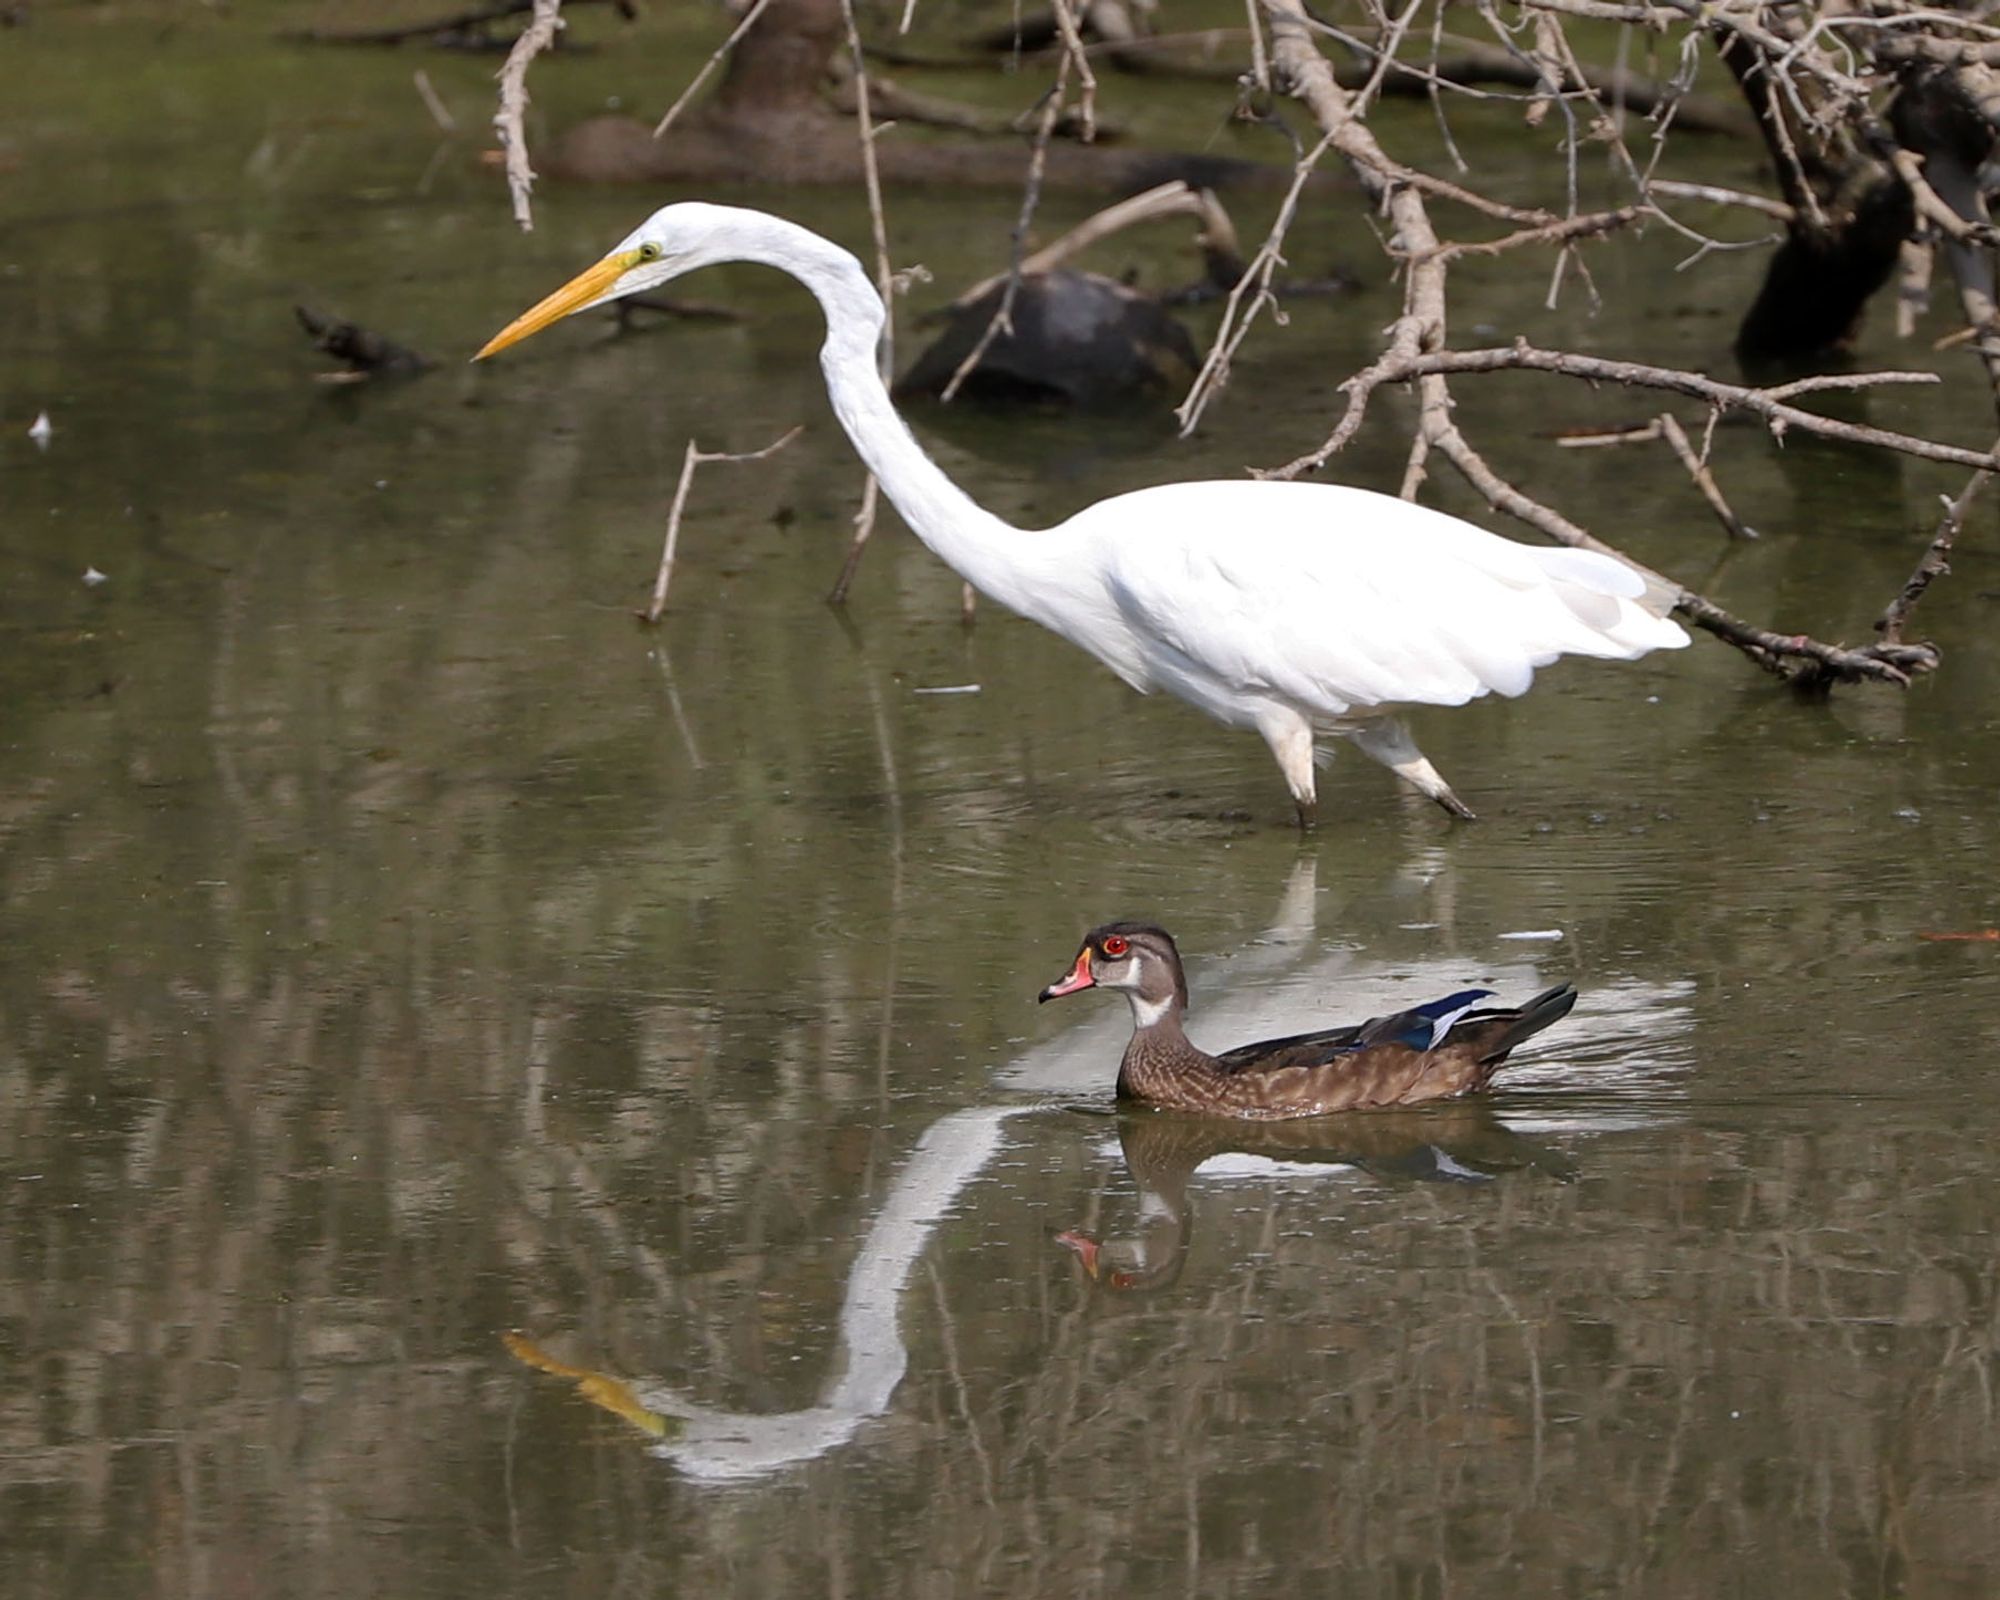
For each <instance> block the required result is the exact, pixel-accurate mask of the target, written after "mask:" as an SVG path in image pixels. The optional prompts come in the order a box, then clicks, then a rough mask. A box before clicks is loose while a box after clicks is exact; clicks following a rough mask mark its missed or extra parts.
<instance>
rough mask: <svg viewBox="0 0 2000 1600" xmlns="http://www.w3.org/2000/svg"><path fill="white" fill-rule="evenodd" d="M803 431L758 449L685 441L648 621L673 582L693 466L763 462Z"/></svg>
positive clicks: (664, 604)
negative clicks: (708, 446) (712, 447)
mask: <svg viewBox="0 0 2000 1600" xmlns="http://www.w3.org/2000/svg"><path fill="white" fill-rule="evenodd" d="M803 432H805V426H804V424H800V425H799V426H798V427H796V428H792V429H790V430H789V431H788V432H786V433H785V435H784V436H783V437H782V438H778V439H773V440H772V441H771V442H770V443H769V444H767V445H765V446H764V448H763V449H761V450H745V451H741V452H735V453H732V452H730V451H726V450H704V449H702V448H701V447H700V446H699V445H697V444H696V443H695V442H694V440H692V439H690V440H688V447H687V455H686V456H685V457H684V458H683V459H682V461H681V481H680V482H679V483H678V484H676V485H675V486H674V503H673V505H672V506H671V507H670V508H669V509H668V511H667V538H666V543H665V544H664V545H663V546H662V547H661V550H660V575H659V576H658V577H657V578H655V579H654V580H653V603H652V604H651V605H649V606H647V607H646V609H645V610H644V611H642V612H641V613H640V616H641V617H643V618H644V619H645V620H646V621H647V622H648V623H654V624H657V623H658V622H659V620H660V615H661V613H662V612H664V611H665V610H666V609H667V585H668V584H670V583H672V582H673V581H674V548H675V546H677V545H678V544H679V543H680V537H681V513H682V511H684V510H685V509H686V508H687V497H688V489H689V488H690V487H691V486H692V485H693V483H694V469H695V468H696V467H698V466H701V465H702V464H703V463H705V462H709V461H762V460H763V459H764V458H765V457H766V456H774V455H776V454H777V453H778V452H779V451H780V450H782V449H784V448H785V446H786V445H788V444H790V443H791V442H792V441H793V440H794V439H796V438H797V437H798V436H799V435H800V434H801V433H803Z"/></svg>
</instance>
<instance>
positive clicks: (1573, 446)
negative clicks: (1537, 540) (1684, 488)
mask: <svg viewBox="0 0 2000 1600" xmlns="http://www.w3.org/2000/svg"><path fill="white" fill-rule="evenodd" d="M1721 420H1722V412H1721V409H1720V408H1719V407H1710V409H1709V413H1708V426H1707V427H1706V428H1705V429H1703V430H1702V436H1701V449H1700V450H1698V451H1697V450H1696V449H1695V447H1694V444H1693V441H1691V440H1690V439H1689V438H1688V436H1687V430H1686V429H1685V428H1683V427H1682V426H1681V424H1680V419H1679V418H1678V417H1676V416H1675V415H1674V414H1673V413H1672V412H1671V411H1662V412H1661V413H1660V414H1659V415H1658V416H1657V417H1655V418H1653V420H1652V421H1651V422H1648V423H1645V424H1643V425H1641V426H1639V427H1636V428H1619V429H1617V430H1616V431H1615V432H1609V433H1578V434H1565V435H1564V436H1562V437H1561V438H1559V439H1557V440H1556V443H1557V445H1559V446H1561V447H1562V448H1564V449H1569V450H1589V449H1597V448H1600V447H1602V446H1605V445H1621V444H1649V443H1651V442H1652V441H1653V440H1656V439H1664V440H1665V441H1666V443H1667V447H1668V448H1669V449H1670V450H1672V451H1673V453H1674V455H1675V456H1676V457H1678V458H1679V460H1680V464H1681V465H1682V466H1684V467H1686V468H1687V472H1688V476H1689V477H1690V478H1692V479H1693V480H1694V486H1695V488H1696V489H1698V490H1700V491H1701V497H1702V499H1704V500H1706V501H1707V502H1708V508H1709V510H1711V511H1713V512H1714V513H1715V520H1716V521H1718V522H1720V523H1721V524H1722V527H1723V531H1724V532H1726V533H1727V534H1728V535H1729V537H1730V538H1732V539H1754V538H1756V537H1757V530H1756V529H1755V528H1753V527H1751V526H1750V525H1749V524H1748V523H1747V522H1745V521H1744V520H1743V519H1742V518H1741V517H1739V516H1737V514H1736V512H1735V510H1734V509H1733V508H1732V507H1731V506H1730V504H1729V501H1728V498H1727V497H1726V496H1725V495H1724V494H1723V492H1722V485H1721V484H1719V483H1717V482H1716V481H1715V473H1714V471H1713V469H1712V468H1710V466H1709V464H1708V457H1709V446H1710V445H1712V444H1713V443H1714V442H1715V425H1716V424H1717V423H1718V422H1719V421H1721Z"/></svg>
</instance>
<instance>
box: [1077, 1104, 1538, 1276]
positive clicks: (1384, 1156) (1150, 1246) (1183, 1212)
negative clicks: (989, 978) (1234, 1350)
mask: <svg viewBox="0 0 2000 1600" xmlns="http://www.w3.org/2000/svg"><path fill="white" fill-rule="evenodd" d="M1118 1144H1119V1148H1120V1150H1121V1152H1122V1153H1123V1155H1124V1157H1125V1166H1126V1169H1127V1170H1128V1171H1129V1172H1130V1173H1131V1174H1132V1181H1133V1182H1134V1183H1135V1184H1136V1185H1137V1186H1138V1189H1139V1223H1138V1227H1137V1228H1136V1230H1135V1231H1133V1232H1132V1233H1129V1234H1118V1235H1113V1236H1110V1237H1106V1238H1103V1239H1094V1238H1092V1237H1091V1236H1090V1235H1089V1234H1086V1233H1083V1232H1080V1231H1078V1230H1076V1229H1070V1230H1068V1231H1066V1232H1063V1233H1059V1234H1057V1235H1056V1243H1057V1244H1060V1245H1062V1246H1064V1247H1065V1248H1067V1249H1069V1250H1072V1251H1074V1252H1075V1254H1076V1258H1077V1261H1078V1262H1079V1263H1080V1264H1081V1265H1082V1267H1083V1270H1084V1271H1085V1272H1086V1273H1087V1274H1089V1276H1090V1277H1091V1279H1092V1280H1093V1281H1094V1282H1095V1283H1096V1284H1097V1285H1098V1286H1099V1287H1100V1288H1102V1289H1107V1290H1112V1291H1115V1292H1118V1293H1124V1294H1145V1293H1150V1292H1153V1291H1155V1290H1159V1289H1165V1288H1169V1287H1171V1286H1172V1285H1173V1283H1174V1282H1175V1281H1176V1280H1177V1279H1178V1278H1179V1277H1180V1274H1181V1268H1182V1266H1183V1264H1184V1263H1185V1262H1186V1260H1187V1253H1188V1246H1189V1242H1190V1239H1191V1238H1192V1235H1193V1212H1194V1207H1193V1204H1192V1202H1191V1201H1190V1200H1189V1198H1188V1185H1189V1183H1190V1182H1191V1181H1192V1180H1193V1178H1194V1175H1195V1173H1196V1172H1197V1171H1198V1170H1199V1169H1201V1168H1202V1167H1204V1166H1207V1165H1209V1164H1210V1163H1215V1164H1216V1168H1220V1167H1221V1166H1222V1165H1223V1163H1224V1161H1225V1159H1226V1158H1228V1157H1232V1156H1234V1157H1249V1158H1251V1160H1252V1161H1253V1162H1254V1163H1255V1166H1254V1168H1253V1169H1251V1170H1249V1171H1246V1170H1245V1169H1244V1167H1243V1165H1242V1164H1240V1163H1232V1164H1231V1175H1232V1176H1244V1177H1248V1176H1256V1177H1266V1176H1269V1175H1271V1173H1272V1172H1273V1171H1274V1170H1275V1171H1278V1172H1285V1173H1294V1172H1297V1171H1298V1170H1300V1169H1301V1168H1307V1169H1321V1170H1323V1171H1325V1172H1327V1173H1328V1174H1332V1173H1333V1172H1335V1171H1337V1170H1338V1169H1341V1168H1347V1169H1352V1170H1359V1171H1361V1172H1365V1173H1368V1174H1370V1175H1371V1176H1373V1177H1376V1178H1379V1179H1383V1180H1385V1181H1388V1182H1414V1183H1490V1182H1492V1181H1493V1180H1494V1179H1495V1178H1497V1177H1499V1176H1500V1175H1502V1174H1503V1173H1509V1172H1521V1171H1526V1170H1528V1169H1531V1168H1532V1169H1534V1170H1537V1171H1539V1172H1541V1173H1543V1174H1544V1175H1545V1176H1548V1177H1551V1178H1553V1179H1555V1180H1556V1181H1557V1182H1559V1183H1569V1182H1571V1181H1572V1180H1573V1179H1574V1178H1575V1176H1576V1167H1575V1164H1574V1162H1572V1161H1571V1160H1570V1158H1569V1157H1568V1156H1566V1155H1564V1154H1562V1153H1561V1152H1560V1151H1557V1150H1553V1149H1551V1148H1549V1147H1548V1146H1546V1145H1542V1144H1539V1143H1537V1142H1536V1141H1534V1140H1532V1139H1528V1138H1524V1137H1523V1136H1522V1135H1520V1134H1518V1133H1516V1132H1515V1131H1514V1130H1513V1129H1511V1128H1509V1127H1508V1126H1507V1125H1506V1124H1505V1123H1504V1122H1502V1121H1500V1119H1499V1118H1498V1117H1496V1116H1494V1115H1493V1113H1492V1111H1491V1110H1490V1109H1488V1108H1487V1107H1486V1106H1484V1105H1481V1104H1478V1103H1476V1102H1461V1103H1459V1104H1454V1105H1440V1106H1425V1107H1423V1108H1421V1109H1412V1110H1397V1111H1370V1112H1366V1113H1355V1114H1352V1115H1347V1116H1333V1117H1320V1118H1316V1119H1312V1120H1309V1121H1297V1122H1281V1123H1260V1124H1244V1123H1240V1122H1221V1121H1218V1120H1216V1119H1215V1118H1213V1117H1190V1116H1183V1115H1179V1114H1177V1113H1174V1112H1168V1111H1153V1110H1148V1109H1142V1108H1136V1107H1134V1108H1128V1109H1126V1110H1124V1111H1121V1112H1120V1113H1119V1116H1118ZM1273 1163H1275V1164H1276V1166H1275V1168H1274V1167H1273V1166H1272V1165H1271V1164H1273ZM1211 1170H1215V1169H1211Z"/></svg>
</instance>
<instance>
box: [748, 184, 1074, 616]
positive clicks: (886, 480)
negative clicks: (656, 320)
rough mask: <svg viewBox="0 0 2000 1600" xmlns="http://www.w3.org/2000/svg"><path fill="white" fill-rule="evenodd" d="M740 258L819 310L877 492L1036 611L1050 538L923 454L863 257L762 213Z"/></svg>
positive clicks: (955, 556) (954, 561) (943, 554)
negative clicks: (783, 277) (885, 363)
mask: <svg viewBox="0 0 2000 1600" xmlns="http://www.w3.org/2000/svg"><path fill="white" fill-rule="evenodd" d="M758 220H759V222H760V224H762V226H760V227H759V228H758V230H757V233H756V235H755V236H754V238H753V239H752V240H750V241H749V242H748V243H747V244H746V247H745V248H744V250H743V255H744V257H745V259H747V260H751V261H758V262H762V263H763V264H765V265H767V266H773V267H777V268H778V269H779V270H781V271H783V272H789V273H790V274H791V275H792V276H793V277H795V278H797V279H798V280H799V282H801V283H803V284H804V285H805V286H806V287H807V288H808V289H810V290H811V291H812V292H813V295H814V296H815V297H816V298H817V299H818V301H819V303H820V307H821V309H822V310H823V311H824V312H825V313H826V343H825V344H824V345H822V346H821V347H820V353H819V364H820V370H821V371H822V372H824V373H825V375H826V388H827V394H828V396H829V397H830V398H831V399H832V401H833V410H834V414H835V415H836V416H838V417H839V418H840V425H841V426H842V427H843V428H845V429H846V430H847V436H848V438H849V439H851V440H853V441H854V448H855V450H856V452H857V453H858V454H859V455H860V457H861V459H862V460H863V461H864V462H866V463H867V464H868V469H869V470H870V471H871V472H873V473H874V474H875V477H876V480H877V481H878V482H879V483H880V484H881V485H882V492H883V493H884V494H886V495H887V496H888V497H889V501H890V503H891V504H892V505H894V506H895V508H896V509H897V510H898V511H899V512H901V513H902V516H903V520H904V521H905V522H907V523H908V524H909V525H910V531H911V532H913V533H914V534H916V536H917V537H918V538H919V539H921V540H923V542H924V543H925V544H926V545H928V546H929V547H930V548H931V550H932V552H933V553H934V554H936V555H937V557H938V558H939V559H940V560H941V561H943V562H944V563H945V564H946V565H947V566H949V567H950V568H951V569H952V570H953V571H955V572H957V573H958V574H959V575H960V576H962V577H964V578H966V579H968V580H970V581H971V583H972V584H973V586H974V587H975V588H977V589H979V590H981V591H982V592H984V593H986V594H988V595H991V596H992V597H993V598H994V599H995V600H998V601H999V602H1000V603H1001V604H1002V605H1004V606H1007V607H1009V608H1011V609H1012V610H1015V611H1018V612H1022V613H1023V614H1025V615H1027V616H1030V617H1036V618H1037V619H1038V620H1045V619H1042V617H1041V613H1042V611H1043V610H1044V607H1043V605H1042V604H1040V603H1039V602H1040V601H1041V600H1042V599H1043V598H1045V597H1046V596H1047V595H1048V594H1049V593H1050V589H1051V586H1050V584H1049V583H1048V582H1047V581H1046V578H1045V574H1044V570H1043V569H1044V568H1046V567H1048V566H1049V564H1050V562H1051V560H1052V559H1053V558H1054V556H1055V552H1054V551H1053V550H1052V549H1051V548H1050V547H1051V545H1052V543H1053V541H1051V540H1048V539H1047V538H1045V537H1044V536H1043V535H1041V534H1039V533H1033V532H1028V531H1025V530H1023V529H1020V528H1016V527H1013V526H1011V525H1010V524H1008V523H1006V522H1003V521H1002V520H1001V519H1000V518H999V517H996V516H994V515H993V513H992V512H990V511H987V510H985V509H983V508H982V507H981V506H980V505H978V504H977V503H976V502H975V501H974V500H973V498H972V497H971V496H970V495H968V494H967V493H966V492H965V491H964V490H963V489H961V488H959V486H958V485H957V484H955V483H953V482H952V481H951V479H950V478H948V477H946V476H945V473H944V469H943V468H942V467H940V466H939V465H938V464H937V463H936V462H935V461H933V460H931V458H930V457H929V456H927V455H925V454H924V451H923V447H922V446H921V445H919V444H918V443H917V441H916V438H915V436H914V435H913V434H912V433H911V432H910V430H909V427H908V425H907V424H906V423H905V422H904V421H903V419H902V418H901V417H900V416H899V415H897V412H896V408H895V406H894V405H893V404H892V403H891V402H890V399H889V391H888V389H887V388H886V387H885V386H884V384H883V382H882V374H881V371H880V369H879V368H878V367H877V366H876V352H877V349H878V347H879V345H880V343H881V337H882V324H883V321H884V318H885V315H886V313H885V312H884V310H883V307H882V297H881V296H880V295H879V294H877V293H876V291H875V286H874V285H873V284H872V283H870V282H869V281H868V275H867V274H866V273H865V272H864V271H862V268H861V263H860V262H859V261H857V260H855V259H854V257H853V256H852V255H850V254H848V252H847V251H845V250H843V249H841V248H840V246H839V245H837V244H833V243H831V242H829V241H828V240H825V239H822V238H821V237H820V236H819V235H818V234H816V233H812V232H810V231H808V230H807V229H805V228H801V227H799V226H797V225H796V224H794V223H790V222H786V221H784V220H783V219H782V218H779V217H769V216H761V215H760V216H759V218H758Z"/></svg>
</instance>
